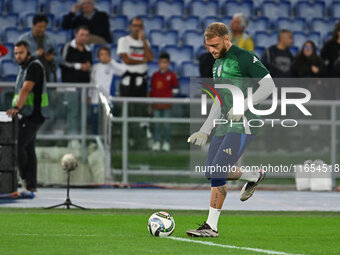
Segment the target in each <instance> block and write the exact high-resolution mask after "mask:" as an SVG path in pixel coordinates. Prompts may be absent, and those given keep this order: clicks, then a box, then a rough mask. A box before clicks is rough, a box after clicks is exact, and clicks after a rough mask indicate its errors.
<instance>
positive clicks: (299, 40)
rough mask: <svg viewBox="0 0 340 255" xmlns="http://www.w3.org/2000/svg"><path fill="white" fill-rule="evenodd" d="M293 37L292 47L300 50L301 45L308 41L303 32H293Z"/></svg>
mask: <svg viewBox="0 0 340 255" xmlns="http://www.w3.org/2000/svg"><path fill="white" fill-rule="evenodd" d="M293 37H294V43H293V45H294V46H295V47H298V48H299V49H301V47H302V45H303V44H304V43H305V42H306V41H307V40H308V38H307V35H306V34H305V33H304V32H294V33H293Z"/></svg>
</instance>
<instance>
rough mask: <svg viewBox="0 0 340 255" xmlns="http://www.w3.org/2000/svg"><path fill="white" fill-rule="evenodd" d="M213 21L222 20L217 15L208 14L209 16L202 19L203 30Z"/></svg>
mask: <svg viewBox="0 0 340 255" xmlns="http://www.w3.org/2000/svg"><path fill="white" fill-rule="evenodd" d="M213 22H222V21H221V20H220V19H219V18H218V17H216V16H209V17H205V18H204V19H203V20H202V27H203V31H204V30H205V28H206V27H207V26H208V25H209V24H211V23H213ZM226 25H229V24H226Z"/></svg>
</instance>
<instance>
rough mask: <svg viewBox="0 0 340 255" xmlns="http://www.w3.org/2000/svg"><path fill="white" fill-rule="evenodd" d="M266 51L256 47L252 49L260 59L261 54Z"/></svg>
mask: <svg viewBox="0 0 340 255" xmlns="http://www.w3.org/2000/svg"><path fill="white" fill-rule="evenodd" d="M265 50H266V49H265V48H264V47H259V46H256V47H255V48H254V52H255V54H256V56H258V57H259V58H261V56H262V54H263V52H264V51H265Z"/></svg>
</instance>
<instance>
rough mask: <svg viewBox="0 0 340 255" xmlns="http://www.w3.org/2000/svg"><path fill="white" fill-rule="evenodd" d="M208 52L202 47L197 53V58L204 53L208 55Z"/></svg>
mask: <svg viewBox="0 0 340 255" xmlns="http://www.w3.org/2000/svg"><path fill="white" fill-rule="evenodd" d="M206 52H207V50H206V48H205V47H204V46H203V45H201V46H200V47H199V48H198V49H197V50H196V51H195V57H196V58H199V57H200V56H201V55H202V54H203V53H206Z"/></svg>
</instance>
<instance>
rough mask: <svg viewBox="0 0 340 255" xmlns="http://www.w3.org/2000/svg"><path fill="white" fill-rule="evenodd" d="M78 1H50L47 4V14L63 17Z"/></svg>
mask: <svg viewBox="0 0 340 255" xmlns="http://www.w3.org/2000/svg"><path fill="white" fill-rule="evenodd" d="M75 3H76V0H50V1H48V2H47V4H46V12H47V13H53V14H54V15H55V16H58V17H62V16H63V15H65V14H67V13H69V12H70V11H71V9H72V6H73V5H74V4H75Z"/></svg>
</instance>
